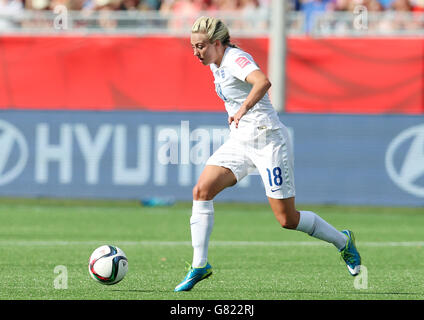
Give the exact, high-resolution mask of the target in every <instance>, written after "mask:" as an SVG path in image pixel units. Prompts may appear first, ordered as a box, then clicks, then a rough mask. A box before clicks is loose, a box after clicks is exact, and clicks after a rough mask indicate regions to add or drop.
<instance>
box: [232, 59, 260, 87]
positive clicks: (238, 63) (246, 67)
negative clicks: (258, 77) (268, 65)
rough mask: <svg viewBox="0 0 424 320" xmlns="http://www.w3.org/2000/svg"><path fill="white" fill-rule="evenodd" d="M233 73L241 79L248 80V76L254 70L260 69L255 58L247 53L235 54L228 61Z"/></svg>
mask: <svg viewBox="0 0 424 320" xmlns="http://www.w3.org/2000/svg"><path fill="white" fill-rule="evenodd" d="M228 66H229V69H230V72H231V74H232V75H233V76H234V77H236V78H237V79H240V80H241V81H246V77H247V76H248V75H249V73H251V72H252V71H255V70H259V67H258V65H257V64H256V63H255V61H253V59H252V58H251V57H250V56H248V55H246V54H235V55H233V56H232V57H231V59H230V61H229V63H228Z"/></svg>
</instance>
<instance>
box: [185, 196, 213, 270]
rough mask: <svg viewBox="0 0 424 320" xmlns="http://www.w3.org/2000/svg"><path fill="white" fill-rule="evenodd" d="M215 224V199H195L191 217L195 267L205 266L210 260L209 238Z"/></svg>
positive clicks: (193, 264)
mask: <svg viewBox="0 0 424 320" xmlns="http://www.w3.org/2000/svg"><path fill="white" fill-rule="evenodd" d="M213 224H214V209H213V200H208V201H197V200H193V208H192V215H191V218H190V228H191V243H192V246H193V263H192V266H193V267H194V268H198V267H204V266H205V264H206V262H207V261H208V247H209V238H210V235H211V233H212V228H213Z"/></svg>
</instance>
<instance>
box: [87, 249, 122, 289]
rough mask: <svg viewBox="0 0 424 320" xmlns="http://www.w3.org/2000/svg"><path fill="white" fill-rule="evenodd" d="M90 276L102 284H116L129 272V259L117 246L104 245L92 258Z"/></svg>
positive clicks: (89, 265)
mask: <svg viewBox="0 0 424 320" xmlns="http://www.w3.org/2000/svg"><path fill="white" fill-rule="evenodd" d="M88 272H89V273H90V276H91V277H92V278H93V279H94V280H96V281H97V282H100V283H101V284H106V285H110V284H116V283H118V282H119V281H121V280H122V279H124V277H125V275H126V274H127V272H128V259H127V256H126V255H125V253H124V251H122V250H121V249H119V248H118V247H117V246H112V245H103V246H101V247H98V248H97V249H96V250H94V251H93V253H92V254H91V256H90V259H89V262H88Z"/></svg>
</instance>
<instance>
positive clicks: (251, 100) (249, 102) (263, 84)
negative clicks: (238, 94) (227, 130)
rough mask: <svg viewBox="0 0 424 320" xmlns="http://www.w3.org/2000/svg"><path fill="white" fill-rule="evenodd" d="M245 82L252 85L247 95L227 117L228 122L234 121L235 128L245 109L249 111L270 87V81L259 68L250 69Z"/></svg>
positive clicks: (245, 111)
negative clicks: (232, 113) (233, 113)
mask: <svg viewBox="0 0 424 320" xmlns="http://www.w3.org/2000/svg"><path fill="white" fill-rule="evenodd" d="M246 82H248V83H250V84H251V85H252V90H250V92H249V95H248V96H247V98H246V100H245V101H244V102H243V104H242V106H241V107H240V109H239V110H238V111H237V113H236V114H235V115H234V116H232V117H229V118H228V124H231V122H233V121H234V123H235V125H236V128H238V124H239V121H240V119H241V117H243V116H244V115H245V114H246V113H247V111H249V110H250V109H251V108H252V107H253V106H254V105H255V104H256V103H258V101H259V100H261V99H262V98H263V96H264V95H265V94H266V93H267V92H268V90H269V88H270V87H271V82H270V81H269V79H268V77H267V76H266V75H265V74H264V73H263V72H262V71H261V70H259V69H257V70H254V71H252V72H251V73H249V74H248V75H247V77H246Z"/></svg>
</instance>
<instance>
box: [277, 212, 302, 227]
mask: <svg viewBox="0 0 424 320" xmlns="http://www.w3.org/2000/svg"><path fill="white" fill-rule="evenodd" d="M278 222H279V223H280V225H281V227H283V228H284V229H292V230H293V229H296V228H297V225H298V224H299V221H298V220H297V219H295V218H294V217H293V216H292V215H288V214H284V213H283V214H280V215H279V216H278Z"/></svg>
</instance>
